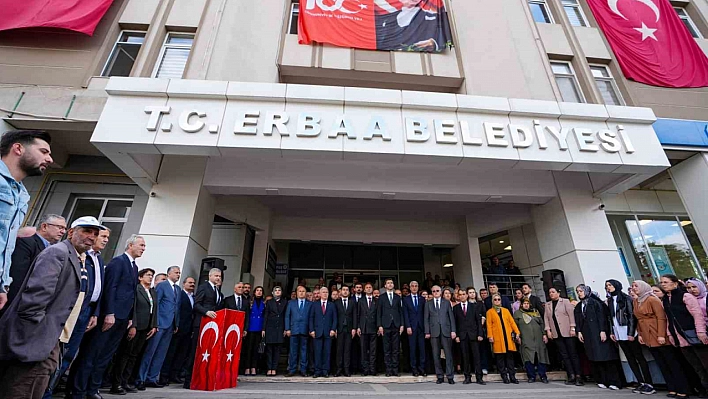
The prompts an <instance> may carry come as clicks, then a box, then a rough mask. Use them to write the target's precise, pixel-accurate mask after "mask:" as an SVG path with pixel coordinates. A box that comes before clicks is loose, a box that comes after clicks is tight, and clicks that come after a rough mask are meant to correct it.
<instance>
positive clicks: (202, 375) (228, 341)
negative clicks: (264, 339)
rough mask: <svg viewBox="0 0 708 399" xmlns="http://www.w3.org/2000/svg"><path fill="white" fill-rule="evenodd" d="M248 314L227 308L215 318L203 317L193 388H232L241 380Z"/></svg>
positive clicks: (193, 370)
mask: <svg viewBox="0 0 708 399" xmlns="http://www.w3.org/2000/svg"><path fill="white" fill-rule="evenodd" d="M245 316H246V314H245V313H244V312H241V311H238V310H230V309H224V310H220V311H218V312H216V318H214V319H210V318H208V317H202V324H201V328H200V329H199V337H198V341H197V352H196V354H195V356H194V367H193V369H192V381H191V385H190V388H191V389H193V390H199V391H214V390H217V389H225V388H233V387H235V386H236V385H237V383H238V381H237V379H238V365H239V361H240V359H241V344H242V342H243V325H244V321H245Z"/></svg>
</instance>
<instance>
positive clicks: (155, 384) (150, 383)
mask: <svg viewBox="0 0 708 399" xmlns="http://www.w3.org/2000/svg"><path fill="white" fill-rule="evenodd" d="M164 387H165V386H164V385H162V384H160V383H158V382H153V381H148V382H146V383H145V388H164Z"/></svg>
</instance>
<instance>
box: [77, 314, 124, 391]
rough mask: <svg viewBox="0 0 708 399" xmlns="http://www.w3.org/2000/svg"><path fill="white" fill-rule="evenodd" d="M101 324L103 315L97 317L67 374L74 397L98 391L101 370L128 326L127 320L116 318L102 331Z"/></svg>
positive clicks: (105, 365)
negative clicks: (96, 321) (92, 328)
mask: <svg viewBox="0 0 708 399" xmlns="http://www.w3.org/2000/svg"><path fill="white" fill-rule="evenodd" d="M102 326H103V317H101V318H99V319H98V325H96V328H95V329H94V330H93V331H92V333H93V334H91V336H90V339H87V340H86V341H87V342H86V344H87V345H86V346H85V347H83V346H82V348H81V351H80V352H79V357H78V358H77V361H76V362H75V364H74V367H72V368H71V370H72V372H71V373H70V376H69V379H70V381H71V382H72V389H71V394H72V396H73V397H74V398H76V399H84V397H85V396H87V395H94V394H97V393H98V388H100V387H101V382H102V381H103V372H104V371H106V367H108V364H109V363H110V362H111V359H112V358H113V354H114V353H116V350H118V347H119V346H120V342H121V339H123V336H124V335H125V333H126V329H127V327H128V320H127V319H116V322H115V324H113V326H112V327H111V328H109V329H108V330H107V331H102V330H101V327H102ZM74 370H75V371H74Z"/></svg>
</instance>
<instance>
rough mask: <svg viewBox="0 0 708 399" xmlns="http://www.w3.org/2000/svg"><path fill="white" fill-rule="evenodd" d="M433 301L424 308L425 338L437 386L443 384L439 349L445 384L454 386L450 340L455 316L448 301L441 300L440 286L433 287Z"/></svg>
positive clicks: (452, 334) (452, 335) (455, 336)
mask: <svg viewBox="0 0 708 399" xmlns="http://www.w3.org/2000/svg"><path fill="white" fill-rule="evenodd" d="M432 292H433V299H432V300H431V301H430V302H428V304H427V305H426V306H425V338H426V339H429V340H430V343H431V345H432V347H433V363H434V364H435V374H436V375H437V377H438V379H437V381H436V383H437V384H442V383H443V370H442V365H441V364H440V348H441V347H442V350H443V352H444V353H445V372H446V373H447V382H448V383H449V384H454V383H455V380H454V377H455V369H454V367H453V366H452V340H453V339H455V338H457V334H455V331H456V328H455V316H454V314H453V312H452V306H451V305H450V301H448V300H447V299H445V298H442V290H441V289H440V286H437V285H436V286H433V288H432Z"/></svg>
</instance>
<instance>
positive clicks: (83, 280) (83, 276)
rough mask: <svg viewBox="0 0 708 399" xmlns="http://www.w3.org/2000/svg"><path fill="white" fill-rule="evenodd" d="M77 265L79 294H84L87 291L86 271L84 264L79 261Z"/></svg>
mask: <svg viewBox="0 0 708 399" xmlns="http://www.w3.org/2000/svg"><path fill="white" fill-rule="evenodd" d="M79 264H80V265H81V292H83V293H85V292H86V291H87V290H88V271H87V270H86V264H85V263H84V262H82V261H81V259H79Z"/></svg>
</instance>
